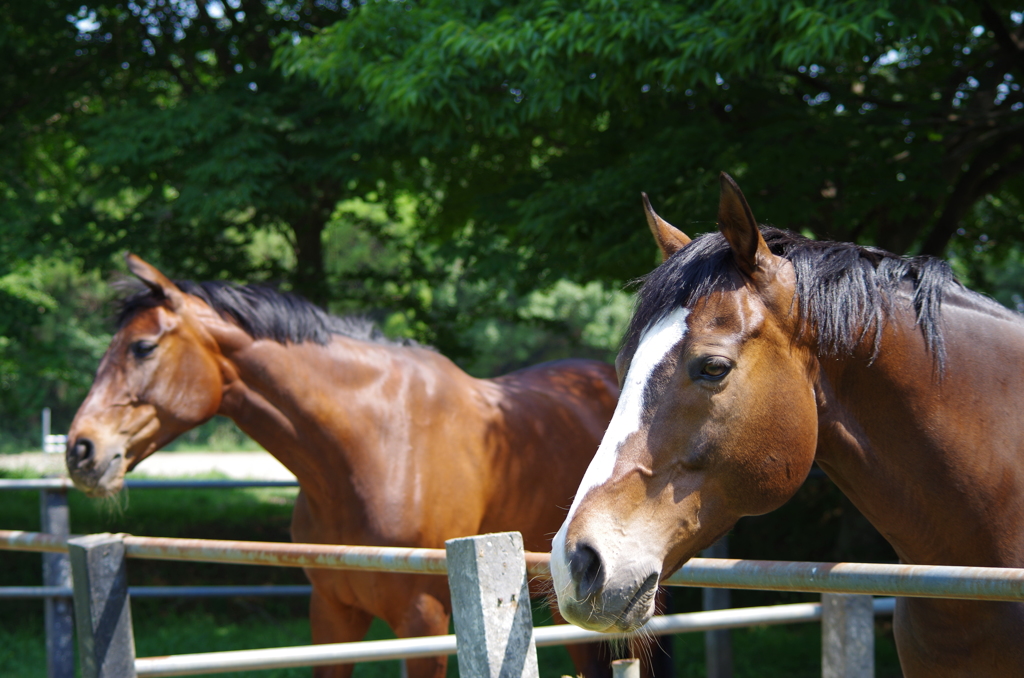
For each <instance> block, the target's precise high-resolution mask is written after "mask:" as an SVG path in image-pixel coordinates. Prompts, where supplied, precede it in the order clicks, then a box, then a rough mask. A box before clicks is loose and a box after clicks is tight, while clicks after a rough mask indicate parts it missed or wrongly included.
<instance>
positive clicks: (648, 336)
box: [565, 308, 690, 525]
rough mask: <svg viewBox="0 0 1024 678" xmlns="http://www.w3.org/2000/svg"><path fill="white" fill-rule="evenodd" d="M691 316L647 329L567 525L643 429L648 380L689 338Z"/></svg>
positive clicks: (681, 311)
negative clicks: (624, 445)
mask: <svg viewBox="0 0 1024 678" xmlns="http://www.w3.org/2000/svg"><path fill="white" fill-rule="evenodd" d="M689 313H690V311H689V309H685V308H677V309H676V310H674V311H672V312H671V313H669V314H668V315H667V316H665V317H664V318H662V319H661V320H659V321H658V322H656V323H655V324H654V325H652V326H651V327H649V328H647V330H645V331H644V333H643V334H642V335H641V336H640V341H639V343H638V344H637V347H636V353H634V354H633V362H632V363H630V365H629V371H628V372H626V379H625V380H624V382H623V384H622V394H621V395H620V396H619V402H618V404H617V405H616V406H615V414H613V415H612V420H611V423H609V424H608V429H607V430H606V431H605V432H604V438H602V439H601V445H600V447H598V448H597V454H595V455H594V459H593V460H592V461H591V462H590V466H589V467H587V472H586V473H585V474H584V475H583V480H582V481H581V482H580V489H579V491H578V492H576V498H575V499H574V500H573V502H572V507H571V508H570V509H569V515H568V516H567V517H566V519H565V524H566V525H568V524H569V521H570V520H572V517H573V515H574V514H575V513H576V509H577V507H579V505H580V502H581V501H583V497H584V496H585V495H586V494H587V492H589V491H590V490H591V489H593V488H595V487H597V486H598V485H601V484H603V483H604V482H605V481H607V480H608V479H609V478H611V476H612V471H613V470H614V468H615V461H616V459H617V458H618V451H619V447H620V446H621V445H622V443H624V442H625V441H626V439H627V438H629V436H631V435H633V434H634V433H636V432H637V431H639V430H640V425H641V423H642V422H641V421H640V417H641V415H642V413H643V405H644V403H643V399H644V391H645V390H646V388H647V381H648V380H649V379H650V378H651V374H653V373H654V370H655V368H657V367H658V365H660V364H661V362H662V361H663V360H664V359H665V356H666V355H668V352H669V351H671V350H672V348H673V347H674V346H675V345H676V344H678V343H679V342H680V341H682V339H683V337H684V336H685V335H686V329H687V328H686V316H687V315H689Z"/></svg>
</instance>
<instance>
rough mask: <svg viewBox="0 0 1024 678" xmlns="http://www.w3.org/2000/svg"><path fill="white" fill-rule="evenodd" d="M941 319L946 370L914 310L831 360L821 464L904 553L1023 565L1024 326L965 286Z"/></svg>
mask: <svg viewBox="0 0 1024 678" xmlns="http://www.w3.org/2000/svg"><path fill="white" fill-rule="evenodd" d="M941 322H942V331H943V336H944V341H945V349H946V363H945V369H944V371H943V373H942V374H941V376H940V375H938V373H937V366H936V363H935V362H934V356H933V355H932V354H930V353H928V352H927V351H926V349H925V346H924V341H923V338H922V335H921V331H920V329H919V328H916V327H915V326H914V325H913V318H912V316H910V314H909V313H905V312H901V313H900V314H899V317H897V318H896V319H895V322H893V323H892V324H891V325H890V327H889V329H888V330H887V331H886V332H885V335H884V336H883V338H882V344H881V351H880V354H879V356H878V358H877V360H876V361H875V363H874V364H872V365H868V364H867V361H866V360H864V359H845V360H829V361H822V378H821V383H820V388H819V398H820V400H821V402H822V407H821V426H820V429H819V448H818V462H819V464H820V465H821V466H822V468H824V469H825V470H826V472H828V474H829V476H830V477H831V478H832V479H833V480H834V481H835V482H836V484H837V485H838V486H839V487H840V489H842V490H843V491H844V493H846V494H847V496H849V497H850V499H851V500H852V501H853V502H854V504H855V505H856V506H857V507H858V508H859V509H860V510H861V511H862V512H863V513H864V514H865V516H866V517H867V518H868V519H869V520H870V521H871V522H872V524H874V525H875V527H876V528H878V529H879V531H880V532H881V533H882V534H883V535H884V536H885V537H886V538H887V539H888V540H889V542H890V543H891V544H892V545H893V546H894V547H895V548H896V551H897V553H898V554H899V555H900V557H901V559H903V560H905V561H907V562H916V563H940V562H941V563H948V564H961V565H971V564H980V563H984V564H988V565H1017V566H1021V565H1024V562H1022V560H1021V559H1022V557H1024V418H1022V417H1021V416H1020V414H1019V413H1020V411H1021V409H1022V407H1024V369H1022V366H1024V324H1022V323H1021V320H1020V319H1019V318H1018V317H1017V316H1014V315H1012V314H1010V313H1009V312H1006V311H1000V310H997V309H993V308H991V307H990V306H989V304H988V302H985V301H983V300H981V299H980V298H978V297H975V296H973V295H969V294H966V293H962V292H955V293H951V294H950V295H949V297H947V300H946V301H945V303H944V305H943V312H942V320H941Z"/></svg>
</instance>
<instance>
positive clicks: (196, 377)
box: [67, 254, 224, 496]
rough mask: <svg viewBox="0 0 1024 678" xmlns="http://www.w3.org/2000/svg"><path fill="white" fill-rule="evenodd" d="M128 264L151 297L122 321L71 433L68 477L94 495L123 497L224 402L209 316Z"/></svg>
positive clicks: (140, 266)
mask: <svg viewBox="0 0 1024 678" xmlns="http://www.w3.org/2000/svg"><path fill="white" fill-rule="evenodd" d="M127 261H128V268H129V269H130V270H131V272H132V273H133V274H135V276H137V277H138V278H139V279H140V280H141V281H142V282H143V283H145V285H146V287H147V288H148V292H147V293H143V294H140V295H137V296H136V297H134V298H133V300H134V301H135V302H136V303H134V304H131V308H130V309H129V312H128V313H126V314H123V318H122V320H123V322H122V324H121V327H120V328H119V329H118V331H117V334H116V335H115V336H114V339H113V341H111V343H110V347H109V348H108V349H107V352H106V354H104V356H103V359H102V361H100V366H99V369H98V370H97V372H96V380H95V381H94V382H93V385H92V388H91V389H90V391H89V395H88V396H86V399H85V402H83V403H82V405H81V407H79V409H78V413H77V414H76V415H75V419H74V421H73V422H72V424H71V430H70V431H69V432H68V447H67V466H68V471H69V473H70V474H71V478H72V480H74V482H75V484H76V485H77V486H78V487H79V488H80V489H82V490H83V491H85V492H86V493H88V494H90V495H93V496H109V495H112V494H115V493H116V492H118V491H119V490H120V489H121V487H122V485H123V484H124V474H125V473H127V472H128V471H130V470H131V469H132V468H134V467H135V465H136V464H138V463H139V462H140V461H142V460H143V459H144V458H146V457H147V456H149V455H150V454H152V453H153V452H154V451H156V450H157V449H159V448H160V447H163V446H164V445H166V444H168V443H169V442H171V441H172V440H173V439H174V438H175V437H177V436H178V435H180V434H181V433H184V432H185V431H187V430H189V429H191V428H193V427H195V426H197V425H199V424H201V423H203V422H204V421H206V420H207V419H209V418H210V417H212V416H213V415H214V414H216V412H217V409H218V408H219V407H220V401H221V396H222V388H223V387H222V384H223V381H224V374H223V369H222V368H223V363H224V361H223V360H222V359H221V357H220V350H219V347H218V345H217V343H216V342H215V341H214V340H213V338H212V336H211V335H210V333H209V332H208V331H207V330H206V328H205V327H204V324H203V323H202V322H200V320H202V319H203V318H204V317H205V316H210V315H214V312H213V311H212V309H210V308H209V307H208V306H206V304H204V303H203V302H201V301H199V300H197V299H195V298H194V297H191V296H190V295H187V294H185V293H184V292H182V291H181V290H180V289H178V287H177V286H176V285H175V284H174V283H173V282H171V281H170V280H168V279H167V277H166V276H164V275H163V274H162V273H161V272H160V271H158V270H157V269H156V268H154V267H153V266H151V265H149V264H147V263H146V262H144V261H143V260H142V259H140V258H138V257H136V256H134V255H131V254H130V255H128V257H127Z"/></svg>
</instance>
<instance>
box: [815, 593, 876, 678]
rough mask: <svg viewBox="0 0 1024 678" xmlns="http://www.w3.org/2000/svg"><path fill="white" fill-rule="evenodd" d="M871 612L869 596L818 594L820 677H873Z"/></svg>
mask: <svg viewBox="0 0 1024 678" xmlns="http://www.w3.org/2000/svg"><path fill="white" fill-rule="evenodd" d="M874 675H875V613H874V604H873V601H872V599H871V596H859V595H850V594H846V593H823V594H821V676H822V678H874Z"/></svg>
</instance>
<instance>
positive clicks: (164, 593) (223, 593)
mask: <svg viewBox="0 0 1024 678" xmlns="http://www.w3.org/2000/svg"><path fill="white" fill-rule="evenodd" d="M73 591H74V589H73V588H71V587H67V586H0V600H3V599H5V598H9V599H10V598H70V597H71V595H72V593H73ZM312 591H313V587H312V586H309V585H283V586H281V585H265V584H264V585H260V584H256V585H252V586H129V587H128V593H129V594H130V595H131V597H132V598H234V597H252V596H260V597H263V596H308V595H309V594H310V593H312Z"/></svg>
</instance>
